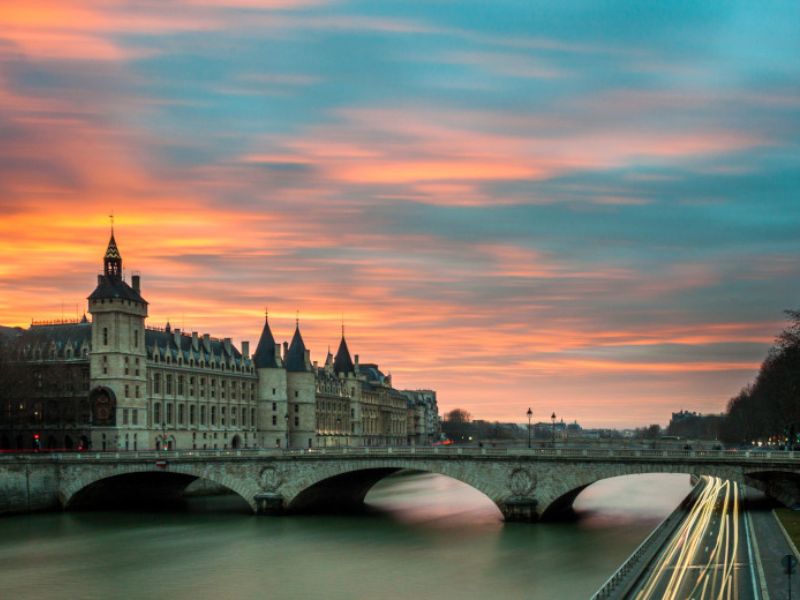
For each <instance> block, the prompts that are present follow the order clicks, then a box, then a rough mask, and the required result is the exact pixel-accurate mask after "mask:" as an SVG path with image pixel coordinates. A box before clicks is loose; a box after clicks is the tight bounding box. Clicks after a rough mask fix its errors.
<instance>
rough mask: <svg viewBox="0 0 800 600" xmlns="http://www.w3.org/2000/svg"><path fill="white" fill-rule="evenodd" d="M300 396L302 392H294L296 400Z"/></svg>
mask: <svg viewBox="0 0 800 600" xmlns="http://www.w3.org/2000/svg"><path fill="white" fill-rule="evenodd" d="M299 395H300V392H298V391H297V390H295V391H294V397H295V398H297V397H298V396H299Z"/></svg>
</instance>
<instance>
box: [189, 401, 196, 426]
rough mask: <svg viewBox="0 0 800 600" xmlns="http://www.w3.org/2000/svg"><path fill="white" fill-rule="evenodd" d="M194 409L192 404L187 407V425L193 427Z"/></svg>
mask: <svg viewBox="0 0 800 600" xmlns="http://www.w3.org/2000/svg"><path fill="white" fill-rule="evenodd" d="M194 413H195V408H194V404H190V405H189V425H194V417H195V414H194Z"/></svg>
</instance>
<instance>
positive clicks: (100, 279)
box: [97, 275, 103, 285]
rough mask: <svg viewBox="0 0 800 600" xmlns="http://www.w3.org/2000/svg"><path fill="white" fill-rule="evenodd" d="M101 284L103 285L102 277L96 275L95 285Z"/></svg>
mask: <svg viewBox="0 0 800 600" xmlns="http://www.w3.org/2000/svg"><path fill="white" fill-rule="evenodd" d="M101 283H103V276H102V275H98V276H97V285H100V284H101Z"/></svg>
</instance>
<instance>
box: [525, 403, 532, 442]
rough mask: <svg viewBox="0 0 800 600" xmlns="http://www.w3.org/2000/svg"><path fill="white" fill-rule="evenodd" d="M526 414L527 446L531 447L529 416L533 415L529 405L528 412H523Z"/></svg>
mask: <svg viewBox="0 0 800 600" xmlns="http://www.w3.org/2000/svg"><path fill="white" fill-rule="evenodd" d="M525 414H526V415H528V448H529V449H530V447H531V418H532V417H533V411H532V410H531V408H530V407H528V412H527V413H525Z"/></svg>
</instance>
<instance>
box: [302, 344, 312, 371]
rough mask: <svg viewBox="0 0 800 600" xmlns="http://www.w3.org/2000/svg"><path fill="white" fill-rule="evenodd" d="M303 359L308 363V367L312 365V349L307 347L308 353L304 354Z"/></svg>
mask: <svg viewBox="0 0 800 600" xmlns="http://www.w3.org/2000/svg"><path fill="white" fill-rule="evenodd" d="M303 359H304V361H305V363H306V369H308V368H309V367H311V350H309V349H308V348H306V353H305V354H304V355H303Z"/></svg>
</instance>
